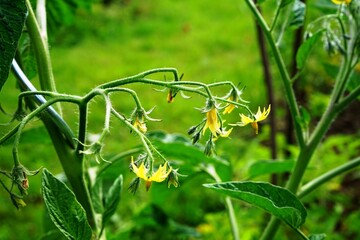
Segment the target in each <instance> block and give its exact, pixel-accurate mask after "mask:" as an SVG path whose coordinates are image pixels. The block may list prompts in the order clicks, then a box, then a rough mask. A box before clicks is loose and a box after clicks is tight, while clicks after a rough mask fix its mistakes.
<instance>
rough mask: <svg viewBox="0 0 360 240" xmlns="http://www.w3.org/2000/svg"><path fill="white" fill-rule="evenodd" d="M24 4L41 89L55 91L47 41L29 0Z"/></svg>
mask: <svg viewBox="0 0 360 240" xmlns="http://www.w3.org/2000/svg"><path fill="white" fill-rule="evenodd" d="M26 6H27V8H28V11H29V15H28V17H27V19H26V27H27V29H28V32H29V36H30V38H31V42H32V44H33V45H32V46H33V47H34V52H35V57H36V62H37V66H38V73H39V80H40V85H41V89H42V90H46V91H51V92H56V87H55V81H54V75H53V71H52V65H51V59H50V53H49V47H48V44H47V41H46V39H44V38H43V37H42V34H41V30H40V27H39V25H38V23H37V21H36V17H35V14H34V11H33V9H32V7H31V3H30V0H26ZM42 17H43V16H42ZM58 108H59V110H60V104H58Z"/></svg>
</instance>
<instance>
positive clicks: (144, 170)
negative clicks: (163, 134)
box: [129, 154, 179, 194]
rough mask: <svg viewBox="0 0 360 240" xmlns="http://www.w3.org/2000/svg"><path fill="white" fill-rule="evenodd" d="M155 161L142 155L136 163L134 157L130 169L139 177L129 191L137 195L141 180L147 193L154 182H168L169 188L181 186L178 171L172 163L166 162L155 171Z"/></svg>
mask: <svg viewBox="0 0 360 240" xmlns="http://www.w3.org/2000/svg"><path fill="white" fill-rule="evenodd" d="M153 165H154V164H153V161H151V159H149V157H148V156H147V155H146V154H145V155H140V156H139V157H138V159H137V160H136V161H135V162H134V159H133V157H132V158H131V164H130V169H131V170H132V172H133V173H135V175H136V176H137V177H136V178H135V179H134V180H133V181H132V182H131V183H130V186H129V191H130V192H131V193H133V194H135V193H136V191H137V189H138V187H139V184H140V180H141V179H142V180H144V181H145V187H146V191H148V190H149V189H150V187H151V184H152V182H163V181H165V180H167V183H168V187H170V186H171V185H174V186H175V187H178V186H179V181H178V176H179V174H178V173H177V169H173V168H172V167H171V166H170V163H169V162H167V161H165V162H164V164H163V165H159V167H158V169H157V170H156V171H154V168H153V167H154V166H153Z"/></svg>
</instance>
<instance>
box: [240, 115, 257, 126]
mask: <svg viewBox="0 0 360 240" xmlns="http://www.w3.org/2000/svg"><path fill="white" fill-rule="evenodd" d="M240 117H241V122H240V125H241V126H245V125H247V124H249V123H252V122H254V120H253V119H251V118H249V117H248V116H245V115H244V114H242V113H241V114H240Z"/></svg>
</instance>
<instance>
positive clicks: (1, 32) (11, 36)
mask: <svg viewBox="0 0 360 240" xmlns="http://www.w3.org/2000/svg"><path fill="white" fill-rule="evenodd" d="M26 13H27V8H26V5H25V1H24V0H2V1H0V53H1V54H0V91H1V89H2V87H3V85H4V84H5V82H6V80H7V78H8V76H9V70H10V67H11V62H12V60H13V58H14V56H15V52H16V49H17V45H18V41H19V38H20V36H21V32H22V30H23V27H24V23H25V19H26Z"/></svg>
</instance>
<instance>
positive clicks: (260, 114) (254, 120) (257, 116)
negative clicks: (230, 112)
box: [236, 105, 271, 134]
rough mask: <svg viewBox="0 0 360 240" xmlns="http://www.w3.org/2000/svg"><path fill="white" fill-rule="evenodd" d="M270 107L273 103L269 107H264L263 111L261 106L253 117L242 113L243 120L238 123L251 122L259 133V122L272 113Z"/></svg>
mask: <svg viewBox="0 0 360 240" xmlns="http://www.w3.org/2000/svg"><path fill="white" fill-rule="evenodd" d="M270 107H271V105H269V107H268V108H267V109H265V108H264V110H263V111H261V110H260V107H259V108H258V111H257V113H256V114H255V115H253V116H252V117H248V116H246V115H244V114H240V117H241V122H239V123H237V124H236V125H238V126H245V125H248V124H249V123H250V124H251V126H252V127H253V128H254V129H255V133H256V134H258V132H259V126H258V122H260V121H263V120H265V119H266V117H267V116H268V115H269V113H270Z"/></svg>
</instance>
